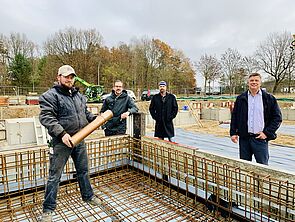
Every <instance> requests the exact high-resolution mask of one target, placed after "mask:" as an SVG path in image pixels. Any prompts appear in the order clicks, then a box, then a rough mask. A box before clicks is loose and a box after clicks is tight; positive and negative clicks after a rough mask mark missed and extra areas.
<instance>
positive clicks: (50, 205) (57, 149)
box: [43, 144, 71, 212]
mask: <svg viewBox="0 0 295 222" xmlns="http://www.w3.org/2000/svg"><path fill="white" fill-rule="evenodd" d="M70 154H71V148H68V147H67V146H65V145H64V144H57V145H56V146H54V147H53V154H49V161H50V162H49V177H48V181H47V185H46V190H45V197H44V202H43V212H48V211H54V210H55V208H56V197H57V192H58V187H59V182H60V178H61V175H62V172H63V169H64V167H65V164H66V162H67V161H68V159H69V156H70Z"/></svg>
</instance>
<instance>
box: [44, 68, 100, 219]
mask: <svg viewBox="0 0 295 222" xmlns="http://www.w3.org/2000/svg"><path fill="white" fill-rule="evenodd" d="M75 76H76V73H75V70H74V69H73V68H72V67H71V66H69V65H63V66H61V67H60V68H59V69H58V74H57V81H58V82H57V84H56V85H54V86H53V87H52V88H51V89H49V90H48V91H47V92H45V93H43V94H42V95H41V96H40V98H39V102H40V108H41V112H40V116H39V118H40V122H41V124H42V125H43V126H45V128H47V130H48V133H49V135H50V136H51V137H52V141H51V142H52V146H53V147H51V148H50V152H49V159H50V165H49V177H48V181H47V185H46V191H45V198H44V202H43V214H42V220H41V221H52V213H53V211H54V210H55V208H56V197H57V192H58V186H59V182H60V178H61V175H62V172H63V169H64V167H65V165H66V163H67V161H68V159H69V157H70V156H71V157H72V159H73V162H74V164H75V168H76V172H77V180H78V183H79V187H80V193H81V195H82V200H83V201H85V202H87V203H89V204H91V205H94V206H99V205H100V203H101V201H100V199H98V198H97V197H96V196H95V195H94V192H93V189H92V187H91V184H90V180H89V172H88V156H87V150H86V145H85V142H84V140H83V141H82V142H80V143H79V144H78V145H76V146H74V147H72V143H71V136H72V135H74V134H75V133H77V132H78V131H79V130H80V129H82V128H83V127H84V126H86V125H87V124H88V123H89V122H91V121H93V120H94V119H95V116H94V115H93V114H92V113H90V112H89V111H88V110H87V107H86V98H85V97H84V96H82V95H81V94H80V93H79V91H78V89H76V88H75V87H74V86H73V84H74V77H75Z"/></svg>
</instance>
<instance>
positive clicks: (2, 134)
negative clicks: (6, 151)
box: [0, 130, 6, 140]
mask: <svg viewBox="0 0 295 222" xmlns="http://www.w3.org/2000/svg"><path fill="white" fill-rule="evenodd" d="M0 140H6V130H0Z"/></svg>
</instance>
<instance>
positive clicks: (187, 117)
mask: <svg viewBox="0 0 295 222" xmlns="http://www.w3.org/2000/svg"><path fill="white" fill-rule="evenodd" d="M173 123H174V126H185V125H192V124H196V123H197V120H196V119H195V117H194V116H193V115H192V113H191V112H189V111H184V110H180V111H179V112H178V114H177V116H176V118H175V119H174V120H173ZM154 125H155V120H153V118H152V116H151V115H150V114H146V126H148V127H153V126H154Z"/></svg>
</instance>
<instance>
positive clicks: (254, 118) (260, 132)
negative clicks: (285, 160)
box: [230, 73, 282, 165]
mask: <svg viewBox="0 0 295 222" xmlns="http://www.w3.org/2000/svg"><path fill="white" fill-rule="evenodd" d="M248 88H249V90H248V91H246V92H244V93H242V94H241V95H239V96H238V97H237V99H236V102H235V105H234V109H233V112H232V117H231V124H230V136H231V140H232V141H233V142H234V143H237V142H238V141H239V151H240V158H241V159H244V160H249V161H252V156H253V155H254V157H255V159H256V162H257V163H261V164H265V165H268V160H269V152H268V141H269V140H274V139H276V131H277V129H278V128H279V127H280V124H281V122H282V114H281V111H280V108H279V106H278V103H277V100H276V98H275V97H274V96H273V95H271V94H269V93H267V92H265V91H264V90H261V75H260V74H259V73H252V74H251V75H250V76H249V78H248Z"/></svg>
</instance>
